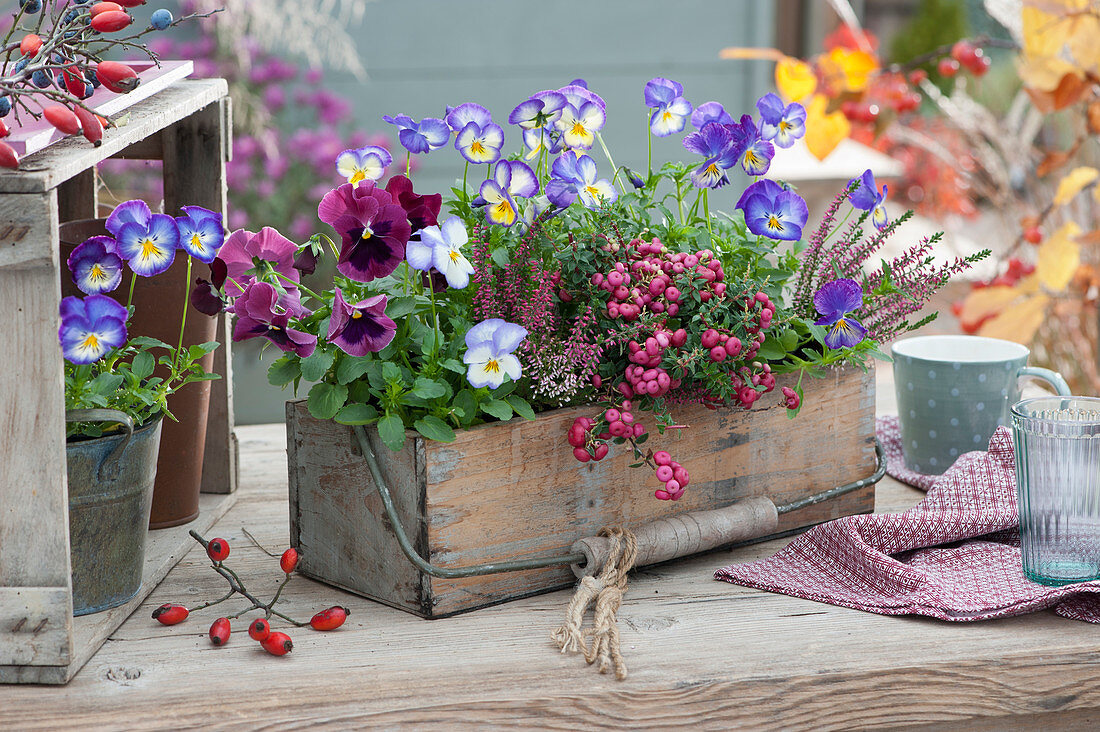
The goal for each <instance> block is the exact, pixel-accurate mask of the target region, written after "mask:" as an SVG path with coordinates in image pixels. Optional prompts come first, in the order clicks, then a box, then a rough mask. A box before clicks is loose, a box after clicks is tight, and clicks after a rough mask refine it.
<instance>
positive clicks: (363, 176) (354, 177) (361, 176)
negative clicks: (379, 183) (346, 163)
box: [348, 168, 367, 185]
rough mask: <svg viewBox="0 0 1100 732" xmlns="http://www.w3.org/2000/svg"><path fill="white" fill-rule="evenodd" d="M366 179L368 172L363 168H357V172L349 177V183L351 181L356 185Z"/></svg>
mask: <svg viewBox="0 0 1100 732" xmlns="http://www.w3.org/2000/svg"><path fill="white" fill-rule="evenodd" d="M366 179H367V174H366V173H365V172H363V169H362V168H357V169H356V170H355V172H354V173H352V174H351V177H350V178H348V183H351V184H352V185H355V184H356V183H358V182H359V181H361V180H366Z"/></svg>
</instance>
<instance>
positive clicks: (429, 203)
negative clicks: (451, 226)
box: [386, 175, 443, 233]
mask: <svg viewBox="0 0 1100 732" xmlns="http://www.w3.org/2000/svg"><path fill="white" fill-rule="evenodd" d="M386 193H388V194H390V198H391V199H392V200H393V202H394V203H396V204H398V205H400V206H401V208H403V209H405V218H407V219H408V220H409V226H411V227H412V233H416V232H418V231H420V230H421V229H423V228H424V227H425V226H435V225H436V223H437V219H438V217H439V208H440V207H441V206H442V205H443V196H442V195H441V194H439V193H423V194H420V193H414V192H413V184H412V181H411V180H409V179H408V178H406V177H405V176H403V175H394V176H390V179H389V180H388V181H386Z"/></svg>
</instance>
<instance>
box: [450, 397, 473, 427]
mask: <svg viewBox="0 0 1100 732" xmlns="http://www.w3.org/2000/svg"><path fill="white" fill-rule="evenodd" d="M451 404H452V406H453V407H454V408H455V410H456V411H461V412H462V414H461V415H460V417H459V422H460V423H461V424H463V425H469V424H470V423H472V422H473V421H474V417H475V416H477V400H476V399H475V398H474V393H473V392H472V391H470V390H469V389H463V390H462V391H460V392H458V394H456V395H455V398H454V401H453V402H451Z"/></svg>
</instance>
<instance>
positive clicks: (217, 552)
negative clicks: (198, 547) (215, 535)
mask: <svg viewBox="0 0 1100 732" xmlns="http://www.w3.org/2000/svg"><path fill="white" fill-rule="evenodd" d="M206 556H208V557H210V559H211V561H214V562H224V561H225V560H226V559H227V558H228V557H229V542H228V541H226V540H225V539H211V540H210V542H209V543H208V544H207V545H206Z"/></svg>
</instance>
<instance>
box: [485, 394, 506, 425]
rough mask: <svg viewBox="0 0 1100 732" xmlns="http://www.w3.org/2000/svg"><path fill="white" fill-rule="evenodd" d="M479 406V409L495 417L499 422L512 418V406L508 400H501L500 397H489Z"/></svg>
mask: <svg viewBox="0 0 1100 732" xmlns="http://www.w3.org/2000/svg"><path fill="white" fill-rule="evenodd" d="M480 406H481V411H483V412H485V413H486V414H490V415H492V416H494V417H496V418H497V419H499V420H500V421H501V422H507V421H508V420H510V419H511V418H512V407H511V405H509V404H508V402H505V401H501V400H500V399H490V400H489V401H487V402H483V403H482V404H481V405H480Z"/></svg>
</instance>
